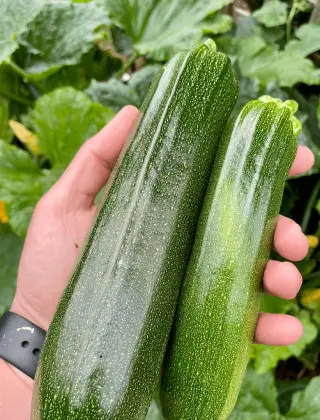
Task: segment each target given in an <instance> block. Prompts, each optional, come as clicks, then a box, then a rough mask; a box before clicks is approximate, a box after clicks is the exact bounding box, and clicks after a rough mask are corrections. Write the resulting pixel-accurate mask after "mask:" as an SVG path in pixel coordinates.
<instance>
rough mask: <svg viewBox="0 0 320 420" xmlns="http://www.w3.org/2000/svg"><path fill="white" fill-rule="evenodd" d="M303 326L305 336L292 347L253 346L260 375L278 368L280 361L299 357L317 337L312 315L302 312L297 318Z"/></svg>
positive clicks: (252, 355)
mask: <svg viewBox="0 0 320 420" xmlns="http://www.w3.org/2000/svg"><path fill="white" fill-rule="evenodd" d="M297 317H298V318H299V319H300V321H301V322H302V325H303V329H304V332H303V336H302V337H301V338H300V340H298V341H297V342H296V343H294V344H292V345H291V346H273V347H271V346H265V345H263V344H253V346H252V352H251V358H252V359H253V360H254V366H255V368H256V370H257V372H258V373H265V372H267V371H268V370H270V369H273V368H275V367H276V366H277V364H278V362H279V361H280V360H287V359H289V357H291V356H296V357H297V356H299V355H300V354H301V353H302V351H303V350H304V349H305V348H306V346H307V345H308V344H309V343H311V342H312V341H313V340H314V339H315V338H316V336H317V332H318V331H317V327H316V326H315V324H314V323H313V322H312V321H311V317H310V313H309V312H308V311H306V310H301V311H300V313H299V314H298V316H297Z"/></svg>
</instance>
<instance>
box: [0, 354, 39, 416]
mask: <svg viewBox="0 0 320 420" xmlns="http://www.w3.org/2000/svg"><path fill="white" fill-rule="evenodd" d="M15 370H16V369H15V368H13V367H12V366H10V365H9V364H7V363H6V362H4V361H3V360H1V359H0V378H1V381H0V418H1V419H6V420H17V419H19V420H30V412H31V400H32V390H33V381H32V380H31V379H30V378H28V377H27V376H26V375H24V374H22V372H20V373H21V374H22V375H24V377H22V376H21V375H20V374H19V372H18V371H17V372H15ZM17 401H18V402H19V404H17Z"/></svg>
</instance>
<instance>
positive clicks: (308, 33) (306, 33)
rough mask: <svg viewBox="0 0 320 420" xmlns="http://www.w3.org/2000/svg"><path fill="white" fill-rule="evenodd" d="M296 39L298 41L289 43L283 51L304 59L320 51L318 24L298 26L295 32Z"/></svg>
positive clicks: (319, 26)
mask: <svg viewBox="0 0 320 420" xmlns="http://www.w3.org/2000/svg"><path fill="white" fill-rule="evenodd" d="M296 37H297V38H299V40H296V39H295V40H291V41H289V42H288V44H287V45H286V48H285V51H287V52H290V53H296V54H300V55H302V56H303V57H306V56H308V55H310V54H312V53H313V52H316V51H318V50H320V24H316V23H308V24H305V25H302V26H300V28H298V29H297V31H296Z"/></svg>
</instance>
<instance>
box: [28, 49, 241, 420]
mask: <svg viewBox="0 0 320 420" xmlns="http://www.w3.org/2000/svg"><path fill="white" fill-rule="evenodd" d="M237 93H238V86H237V83H236V81H235V78H234V75H233V72H232V67H231V63H230V60H229V59H228V58H227V57H226V56H225V55H223V54H221V53H217V52H216V51H215V45H214V43H212V42H211V43H210V42H208V43H206V44H202V45H200V46H199V47H197V48H195V49H194V50H192V51H191V52H181V53H179V54H177V55H176V56H174V57H173V58H172V59H171V60H170V62H169V63H168V64H167V65H166V67H165V69H164V71H163V72H162V73H161V74H160V75H159V76H158V77H156V80H155V81H154V83H153V85H152V86H151V88H150V91H149V93H148V95H147V98H146V100H145V102H144V105H143V106H142V114H141V121H140V124H139V126H138V128H137V131H136V133H135V135H134V137H133V139H132V140H131V141H129V143H128V144H127V146H126V150H125V152H124V153H123V155H122V157H121V160H120V162H119V163H118V165H117V167H116V169H115V170H114V172H113V174H112V179H111V180H110V181H109V183H108V185H107V194H106V196H105V198H104V199H103V202H102V205H101V207H100V209H99V211H98V213H97V216H96V219H95V223H94V226H93V229H92V232H91V234H90V235H89V239H88V241H87V243H86V245H85V247H84V250H83V252H82V254H81V257H80V259H79V262H78V265H77V267H76V268H75V270H74V273H73V275H72V278H71V280H70V282H69V284H68V286H67V288H66V290H65V293H64V295H63V297H62V299H61V301H60V303H59V306H58V309H57V312H56V314H55V317H54V319H53V322H52V324H51V326H50V329H49V332H48V335H47V339H46V342H45V344H44V348H43V351H42V355H41V358H40V363H39V367H38V370H37V375H36V383H35V391H34V399H33V414H32V419H33V420H40V419H41V420H75V419H77V420H78V419H79V420H86V419H88V420H91V419H95V420H97V419H118V420H119V419H123V420H135V419H139V420H140V419H144V417H145V415H146V412H147V410H148V406H149V403H150V401H151V398H152V394H153V391H154V390H155V388H156V384H157V382H158V378H159V373H160V368H161V364H162V360H163V356H164V352H165V349H166V345H167V341H168V336H169V332H170V328H171V325H172V321H173V316H174V311H175V307H176V303H177V299H178V293H179V288H180V285H181V281H182V279H183V276H184V273H185V270H186V266H187V262H188V257H189V254H190V252H191V248H192V241H193V236H194V233H195V228H196V222H197V218H198V216H199V213H200V210H201V204H202V199H203V196H204V193H205V188H206V186H207V183H208V180H209V177H210V171H211V166H212V162H213V159H214V155H215V152H216V149H217V145H218V141H219V139H220V137H221V134H222V131H223V129H224V126H225V124H226V121H227V119H228V117H229V115H230V113H231V111H232V108H233V106H234V104H235V101H236V97H237Z"/></svg>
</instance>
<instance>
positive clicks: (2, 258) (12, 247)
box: [0, 223, 23, 316]
mask: <svg viewBox="0 0 320 420" xmlns="http://www.w3.org/2000/svg"><path fill="white" fill-rule="evenodd" d="M0 237H1V246H0V290H1V293H0V316H1V315H2V314H3V312H5V311H6V310H8V309H9V308H10V305H11V301H12V299H13V296H14V291H15V287H16V279H17V274H18V265H19V260H20V254H21V251H22V246H23V241H22V239H21V238H19V237H18V236H17V235H15V234H14V233H13V232H12V230H11V229H10V227H9V226H8V225H4V224H1V223H0Z"/></svg>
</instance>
